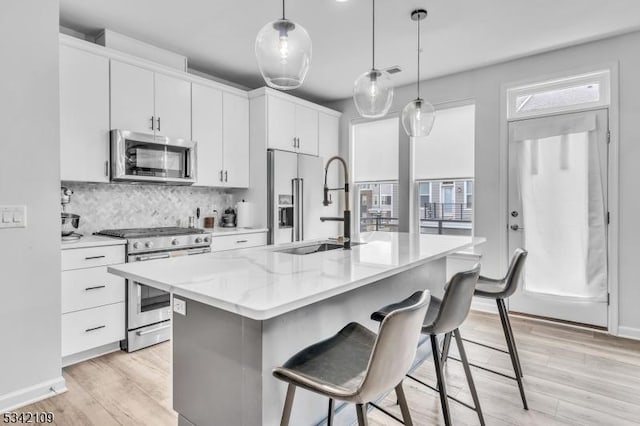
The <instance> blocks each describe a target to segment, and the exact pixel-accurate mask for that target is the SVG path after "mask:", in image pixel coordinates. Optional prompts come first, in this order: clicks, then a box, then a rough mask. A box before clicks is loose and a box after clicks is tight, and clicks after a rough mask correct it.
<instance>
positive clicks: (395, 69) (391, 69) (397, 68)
mask: <svg viewBox="0 0 640 426" xmlns="http://www.w3.org/2000/svg"><path fill="white" fill-rule="evenodd" d="M385 71H386V72H388V73H389V74H397V73H399V72H402V68H400V66H399V65H394V66H392V67H389V68H385Z"/></svg>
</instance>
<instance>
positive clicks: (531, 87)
mask: <svg viewBox="0 0 640 426" xmlns="http://www.w3.org/2000/svg"><path fill="white" fill-rule="evenodd" d="M587 84H599V87H600V98H599V99H598V100H597V101H593V102H585V103H580V104H572V105H565V106H560V107H555V108H546V109H539V110H535V111H518V110H517V109H516V105H517V103H516V100H517V99H518V98H519V97H520V96H527V95H536V94H540V93H545V92H550V91H553V90H561V89H570V88H573V87H577V86H583V85H587ZM610 99H611V71H610V70H608V69H603V70H599V71H594V72H590V73H586V74H577V75H571V76H566V77H562V78H556V79H553V80H547V81H542V82H537V83H533V84H527V85H523V86H516V87H512V88H510V89H507V120H517V119H522V118H530V117H537V116H543V115H549V114H557V113H560V112H566V111H576V110H582V109H588V108H596V107H606V106H608V105H609V104H610Z"/></svg>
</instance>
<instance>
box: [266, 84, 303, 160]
mask: <svg viewBox="0 0 640 426" xmlns="http://www.w3.org/2000/svg"><path fill="white" fill-rule="evenodd" d="M295 117H296V105H295V104H294V103H293V102H289V101H287V100H285V99H281V98H278V97H275V96H268V97H267V132H268V135H267V141H268V146H269V148H273V149H281V150H284V151H295V150H296V145H297V143H296V142H297V140H296V122H295Z"/></svg>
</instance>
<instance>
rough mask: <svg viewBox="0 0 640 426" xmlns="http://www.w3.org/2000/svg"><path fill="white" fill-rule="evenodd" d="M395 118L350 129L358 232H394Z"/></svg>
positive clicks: (395, 209)
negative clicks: (358, 201) (357, 203)
mask: <svg viewBox="0 0 640 426" xmlns="http://www.w3.org/2000/svg"><path fill="white" fill-rule="evenodd" d="M399 130H400V128H399V120H398V117H393V118H385V119H382V120H377V121H367V122H363V123H358V124H355V125H353V127H352V140H353V146H352V155H353V157H352V158H353V180H354V182H355V184H354V187H355V191H356V194H355V195H356V196H355V198H354V199H355V200H360V203H359V205H357V206H355V207H354V210H356V212H355V213H354V214H355V215H357V216H358V221H359V224H358V229H359V230H360V232H367V231H392V232H397V231H398V163H399V161H398V135H399Z"/></svg>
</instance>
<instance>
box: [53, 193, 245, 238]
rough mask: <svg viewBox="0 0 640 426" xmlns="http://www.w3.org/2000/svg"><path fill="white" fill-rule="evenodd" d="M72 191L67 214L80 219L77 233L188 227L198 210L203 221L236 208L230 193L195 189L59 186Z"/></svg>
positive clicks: (200, 224) (232, 195) (87, 233)
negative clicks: (214, 211) (216, 211)
mask: <svg viewBox="0 0 640 426" xmlns="http://www.w3.org/2000/svg"><path fill="white" fill-rule="evenodd" d="M62 186H66V187H67V188H70V189H71V190H73V195H72V196H71V203H69V204H68V205H67V207H66V211H67V212H68V213H75V214H78V215H80V225H79V227H78V232H79V233H81V234H84V235H89V234H92V233H94V232H96V231H99V230H101V229H113V228H141V227H152V226H188V223H189V219H188V218H189V216H195V215H196V208H198V207H200V212H201V215H200V223H199V224H198V226H199V227H201V226H202V218H203V217H204V216H210V215H211V213H212V212H213V210H214V209H215V210H218V211H219V212H222V211H223V210H224V209H225V208H226V207H231V206H233V205H234V204H235V198H234V194H233V193H227V192H225V191H224V190H222V189H216V188H202V187H194V186H168V185H140V184H136V185H132V184H113V183H110V184H104V183H83V182H62Z"/></svg>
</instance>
